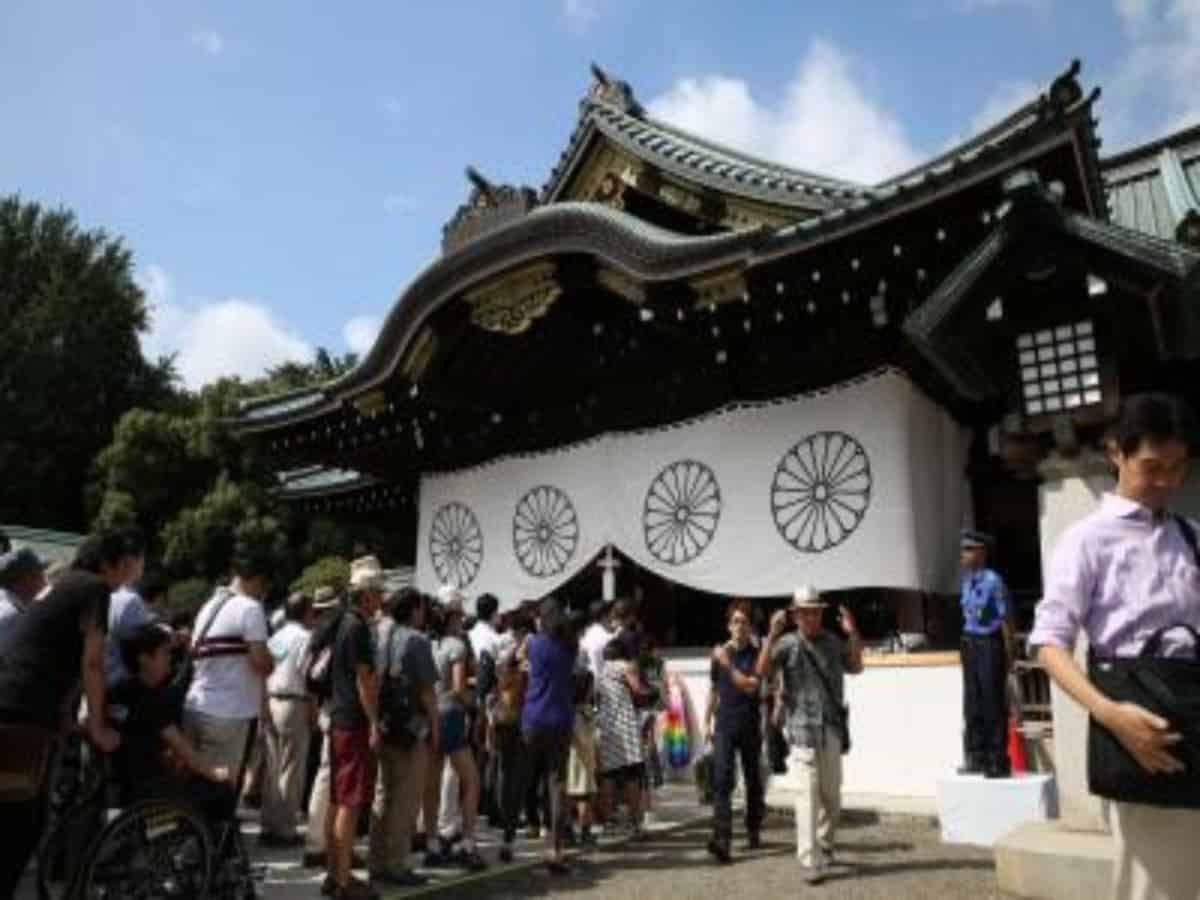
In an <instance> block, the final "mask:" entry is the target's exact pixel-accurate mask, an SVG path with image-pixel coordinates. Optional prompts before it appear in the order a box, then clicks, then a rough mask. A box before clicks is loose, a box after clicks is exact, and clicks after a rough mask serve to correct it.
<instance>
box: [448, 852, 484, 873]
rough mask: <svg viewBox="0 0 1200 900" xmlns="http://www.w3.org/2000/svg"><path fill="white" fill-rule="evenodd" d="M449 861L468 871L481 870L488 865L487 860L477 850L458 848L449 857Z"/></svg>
mask: <svg viewBox="0 0 1200 900" xmlns="http://www.w3.org/2000/svg"><path fill="white" fill-rule="evenodd" d="M451 861H452V862H453V864H454V865H456V866H461V867H462V868H464V869H466V870H467V871H468V872H482V871H483V870H484V869H486V868H487V867H488V865H487V860H485V859H484V858H483V857H482V856H480V855H479V851H478V850H459V851H458V852H457V853H455V854H454V855H453V856H452V857H451Z"/></svg>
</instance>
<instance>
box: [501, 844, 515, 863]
mask: <svg viewBox="0 0 1200 900" xmlns="http://www.w3.org/2000/svg"><path fill="white" fill-rule="evenodd" d="M512 861H513V849H512V845H511V844H504V845H503V846H502V847H501V848H500V862H502V863H510V862H512Z"/></svg>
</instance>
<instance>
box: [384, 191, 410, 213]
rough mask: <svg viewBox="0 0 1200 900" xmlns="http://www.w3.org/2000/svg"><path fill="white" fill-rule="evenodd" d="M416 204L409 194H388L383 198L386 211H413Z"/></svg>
mask: <svg viewBox="0 0 1200 900" xmlns="http://www.w3.org/2000/svg"><path fill="white" fill-rule="evenodd" d="M416 205H417V204H416V202H415V201H414V200H413V198H412V197H410V196H408V194H388V195H387V196H385V197H384V198H383V209H384V211H385V212H390V213H396V212H411V211H412V210H413V209H415V208H416Z"/></svg>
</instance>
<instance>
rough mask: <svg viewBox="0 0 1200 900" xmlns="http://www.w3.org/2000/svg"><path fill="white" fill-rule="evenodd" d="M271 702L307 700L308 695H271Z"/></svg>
mask: <svg viewBox="0 0 1200 900" xmlns="http://www.w3.org/2000/svg"><path fill="white" fill-rule="evenodd" d="M270 697H271V699H272V700H307V699H308V694H271V695H270Z"/></svg>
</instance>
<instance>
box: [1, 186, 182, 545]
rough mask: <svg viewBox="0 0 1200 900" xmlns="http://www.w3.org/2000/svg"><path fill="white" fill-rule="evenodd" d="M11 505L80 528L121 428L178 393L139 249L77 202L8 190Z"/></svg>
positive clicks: (5, 257) (4, 263)
mask: <svg viewBox="0 0 1200 900" xmlns="http://www.w3.org/2000/svg"><path fill="white" fill-rule="evenodd" d="M0 321H3V323H4V325H3V327H2V328H0V408H2V409H3V411H4V412H3V415H2V416H0V472H3V473H4V478H5V485H4V492H3V494H2V495H0V497H2V499H0V514H2V515H3V517H4V518H7V519H10V520H16V521H21V522H28V523H29V524H31V525H44V526H48V527H58V528H80V527H82V526H83V524H84V505H83V497H82V496H81V492H80V486H81V485H83V484H84V483H85V480H86V478H87V475H88V471H89V468H90V466H91V463H92V460H93V458H94V457H95V456H96V454H97V453H98V452H99V451H100V450H101V448H103V447H104V446H105V445H106V444H108V443H109V440H110V439H111V437H112V430H113V426H114V424H115V423H116V421H117V419H118V418H119V417H120V416H121V415H122V414H123V413H124V412H125V411H126V410H128V409H130V408H132V407H134V406H137V405H146V406H150V407H166V406H168V405H170V404H171V403H172V402H173V398H174V397H175V393H174V387H173V384H174V381H175V372H174V367H173V365H172V363H171V361H170V360H159V361H158V362H156V363H149V362H147V361H146V360H145V358H144V357H143V355H142V351H141V346H140V343H139V340H138V336H139V334H141V333H142V332H144V331H145V330H146V328H147V325H148V320H147V313H146V305H145V301H144V298H143V296H142V292H141V290H140V289H139V288H138V286H137V284H135V282H134V280H133V267H132V261H131V257H130V254H129V251H128V250H126V249H125V248H124V246H123V245H122V243H121V241H120V240H119V239H117V238H113V237H110V236H109V235H108V234H106V233H105V232H104V231H99V230H97V231H84V230H82V229H80V227H79V226H78V224H77V223H76V221H75V217H74V215H72V214H71V213H70V212H68V211H66V210H62V209H60V210H54V211H47V210H44V209H43V208H42V207H41V206H39V205H38V204H36V203H26V202H22V201H21V199H20V198H18V197H4V198H0Z"/></svg>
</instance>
